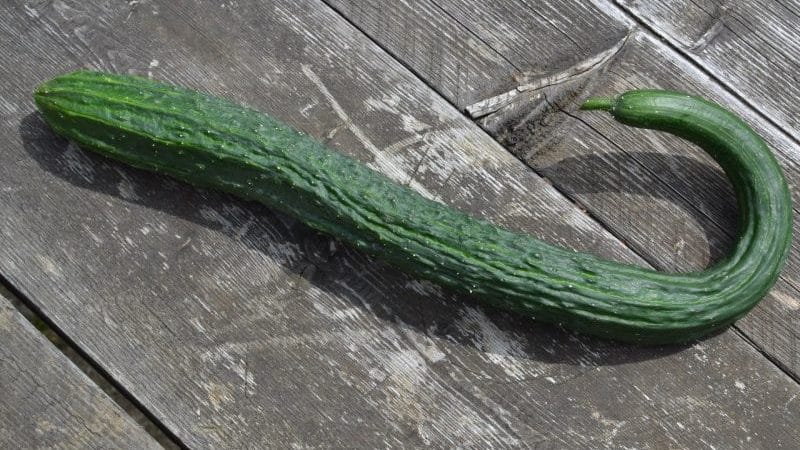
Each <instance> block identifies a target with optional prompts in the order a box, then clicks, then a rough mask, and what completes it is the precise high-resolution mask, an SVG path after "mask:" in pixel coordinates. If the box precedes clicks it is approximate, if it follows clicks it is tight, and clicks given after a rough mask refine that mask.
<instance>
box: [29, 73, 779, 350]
mask: <svg viewBox="0 0 800 450" xmlns="http://www.w3.org/2000/svg"><path fill="white" fill-rule="evenodd" d="M35 100H36V104H37V106H38V107H39V109H40V110H41V111H42V113H43V115H44V117H45V120H46V121H47V122H48V123H49V124H50V126H51V127H52V128H53V129H54V130H55V131H56V132H58V133H59V134H61V135H63V136H65V137H67V138H69V139H72V140H74V141H75V142H77V143H78V144H79V145H81V146H82V147H83V148H86V149H89V150H92V151H95V152H98V153H100V154H103V155H105V156H107V157H110V158H114V159H117V160H120V161H123V162H125V163H128V164H130V165H132V166H135V167H139V168H143V169H147V170H151V171H155V172H159V173H163V174H167V175H170V176H172V177H175V178H177V179H180V180H183V181H186V182H188V183H191V184H194V185H198V186H203V187H209V188H214V189H220V190H223V191H227V192H230V193H232V194H235V195H237V196H239V197H243V198H246V199H249V200H256V201H259V202H261V203H264V204H266V205H268V206H270V207H273V208H276V209H278V210H281V211H283V212H286V213H288V214H291V215H293V216H295V217H297V218H298V219H300V220H302V221H303V222H305V223H307V224H308V225H309V226H311V227H313V228H315V229H317V230H320V231H322V232H324V233H328V234H330V235H332V236H335V237H337V238H339V239H341V240H343V241H346V242H348V243H350V244H351V245H353V246H355V247H356V248H359V249H361V250H363V251H365V252H367V253H369V254H372V255H374V256H376V257H378V258H381V259H383V260H386V261H388V262H389V263H391V264H393V265H394V266H396V267H398V268H400V269H402V270H404V271H406V272H408V273H410V274H413V275H415V276H419V277H422V278H425V279H428V280H431V281H433V282H436V283H438V284H441V285H443V286H447V287H449V288H452V289H455V290H459V291H465V292H468V293H470V294H471V295H473V296H475V297H476V298H478V299H481V300H483V301H485V302H487V303H489V304H491V305H494V306H497V307H500V308H503V309H506V310H510V311H516V312H520V313H523V314H526V315H529V316H532V317H534V318H536V319H538V320H543V321H547V322H551V323H558V324H562V325H563V326H565V327H568V328H570V329H573V330H576V331H579V332H583V333H589V334H593V335H598V336H602V337H607V338H613V339H618V340H624V341H629V342H637V343H646V344H658V343H673V342H684V341H688V340H692V339H696V338H698V337H700V336H703V335H705V334H708V333H711V332H713V331H715V330H718V329H720V328H722V327H725V326H727V325H729V324H730V323H732V322H733V321H735V320H736V319H738V318H739V317H741V316H742V315H744V314H745V313H746V312H747V311H749V310H750V309H751V308H752V307H753V306H754V305H755V304H756V303H757V302H758V301H759V300H760V299H761V298H762V297H763V296H764V295H765V294H766V293H767V292H768V290H769V289H770V287H771V286H772V285H773V284H774V282H775V280H776V278H777V276H778V273H779V271H780V269H781V267H782V264H783V261H784V260H785V258H786V254H787V252H788V249H789V244H790V240H791V226H792V225H791V220H792V219H791V217H792V207H791V200H790V195H789V191H788V188H787V185H786V182H785V180H784V178H783V174H782V172H781V170H780V168H779V166H778V164H777V162H776V161H775V159H774V157H773V156H772V154H771V152H770V151H769V149H768V148H767V146H766V145H765V144H764V142H763V140H762V139H761V138H760V137H759V136H758V135H757V134H756V133H755V132H754V131H752V129H750V128H749V127H748V126H747V125H746V124H745V123H744V122H743V121H742V120H741V119H739V118H738V117H736V116H735V115H734V114H732V113H730V112H728V111H726V110H724V109H723V108H721V107H719V106H717V105H715V104H713V103H710V102H707V101H705V100H702V99H700V98H697V97H692V96H689V95H686V94H682V93H677V92H669V91H631V92H628V93H625V94H623V95H621V96H619V97H617V98H615V99H592V100H590V101H588V102H587V103H586V104H585V105H584V107H585V109H604V110H608V111H610V112H611V114H612V115H613V116H614V117H615V118H616V119H617V120H618V121H620V122H622V123H624V124H627V125H632V126H635V127H642V128H651V129H657V130H662V131H666V132H669V133H672V134H674V135H677V136H680V137H682V138H685V139H688V140H690V141H692V142H694V143H695V144H697V145H699V146H700V147H702V148H703V149H705V150H706V151H707V152H708V153H709V154H710V155H711V156H712V157H713V158H714V159H715V160H716V161H717V162H718V163H719V164H720V165H721V166H722V168H723V170H724V171H725V173H726V174H727V175H728V177H729V178H730V180H731V183H732V185H733V187H734V191H735V193H736V196H737V202H738V207H739V237H738V239H737V241H736V243H735V246H734V248H733V250H732V251H731V253H730V255H728V257H726V258H725V259H724V260H722V261H720V262H719V263H717V264H715V265H714V266H713V267H710V268H708V269H706V270H704V271H700V272H693V273H662V272H657V271H653V270H649V269H645V268H640V267H634V266H630V265H625V264H620V263H616V262H613V261H606V260H602V259H600V258H597V257H594V256H592V255H588V254H584V253H577V252H574V251H571V250H567V249H562V248H558V247H554V246H552V245H549V244H547V243H544V242H542V241H540V240H538V239H535V238H533V237H531V236H528V235H524V234H520V233H514V232H510V231H507V230H504V229H502V228H499V227H497V226H495V225H493V224H491V223H489V222H486V221H481V220H477V219H475V218H472V217H470V216H469V215H467V214H464V213H462V212H460V211H458V210H455V209H453V208H450V207H447V206H445V205H442V204H440V203H437V202H434V201H431V200H428V199H426V198H424V197H423V196H421V195H419V194H418V193H416V192H415V191H413V190H412V189H410V188H407V187H405V186H401V185H399V184H397V183H394V182H392V181H391V180H389V179H388V178H386V177H385V176H383V175H381V174H379V173H377V172H375V171H373V170H371V169H369V168H368V167H366V166H365V165H363V164H361V163H359V162H357V161H355V160H353V159H351V158H348V157H345V156H344V155H341V154H339V153H337V152H335V151H332V150H330V149H328V148H326V147H324V146H323V145H322V144H320V143H318V142H316V141H315V140H313V139H312V138H310V137H308V136H306V135H304V134H302V133H299V132H297V131H295V130H293V129H291V128H290V127H288V126H287V125H285V124H282V123H280V122H278V121H276V120H275V119H272V118H270V117H269V116H267V115H265V114H262V113H260V112H257V111H254V110H251V109H248V108H244V107H241V106H238V105H235V104H233V103H230V102H228V101H226V100H222V99H219V98H215V97H211V96H208V95H205V94H202V93H198V92H193V91H189V90H185V89H181V88H177V87H173V86H168V85H164V84H160V83H156V82H153V81H150V80H147V79H143V78H138V77H131V76H121V75H111V74H105V73H98V72H89V71H78V72H73V73H69V74H66V75H62V76H59V77H56V78H54V79H53V80H50V81H48V82H46V83H44V84H42V85H41V86H40V87H39V88H38V89H37V91H36V93H35Z"/></svg>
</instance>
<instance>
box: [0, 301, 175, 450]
mask: <svg viewBox="0 0 800 450" xmlns="http://www.w3.org/2000/svg"><path fill="white" fill-rule="evenodd" d="M0 392H2V394H1V395H0V448H64V449H68V448H76V449H77V448H86V449H107V448H141V449H148V448H149V449H157V448H161V446H159V445H158V444H157V443H156V442H155V441H154V440H153V439H152V438H151V437H150V435H148V434H147V433H146V432H145V431H144V429H142V428H141V427H140V426H139V425H137V424H136V423H135V422H134V421H133V420H132V419H131V418H130V417H128V415H127V414H126V413H125V412H124V411H123V410H122V409H120V408H119V407H118V406H117V405H116V404H115V403H114V402H113V401H111V399H110V398H108V397H107V396H106V394H105V393H104V392H103V391H101V390H100V388H98V387H97V385H95V384H94V383H93V382H92V381H91V380H90V379H89V378H88V377H86V375H84V374H83V373H82V372H81V371H80V370H78V368H77V367H75V366H74V365H73V364H72V363H71V362H70V361H69V360H68V359H67V358H66V357H65V356H64V355H62V354H61V353H59V351H58V350H57V349H56V348H55V347H54V346H53V345H52V344H51V343H50V342H49V341H48V340H47V339H45V338H44V336H43V335H42V334H41V333H39V332H38V331H37V330H36V329H35V328H34V327H33V325H31V324H30V322H28V321H27V320H25V318H24V317H23V316H22V315H21V314H20V313H19V312H18V311H17V310H15V309H14V307H13V306H12V305H11V303H10V302H9V300H8V299H6V298H5V297H3V296H2V294H1V293H0Z"/></svg>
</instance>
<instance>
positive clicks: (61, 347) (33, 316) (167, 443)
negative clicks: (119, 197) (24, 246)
mask: <svg viewBox="0 0 800 450" xmlns="http://www.w3.org/2000/svg"><path fill="white" fill-rule="evenodd" d="M0 293H2V294H5V295H6V297H7V298H8V299H9V300H10V301H11V305H12V306H13V307H14V308H15V309H16V310H17V311H19V313H20V314H22V316H23V317H25V319H27V320H28V322H30V323H31V325H33V327H34V328H36V330H38V331H39V332H40V333H41V334H42V336H44V338H45V339H47V340H48V341H49V342H50V343H51V344H53V347H54V348H55V349H56V351H58V352H59V353H61V354H62V355H64V356H65V357H66V358H67V359H69V360H70V361H71V362H72V363H73V365H74V366H75V367H77V368H78V370H80V371H81V372H83V373H84V374H86V376H87V377H89V379H91V380H92V381H93V382H94V383H95V385H97V387H98V388H99V389H100V390H102V391H103V392H105V393H106V395H108V397H109V398H110V399H111V400H112V401H113V402H114V403H116V404H117V406H119V407H120V409H122V411H124V412H125V413H126V414H127V415H128V416H129V417H130V418H131V420H133V421H134V422H136V423H138V424H139V425H140V426H141V427H142V428H143V429H144V430H145V431H146V432H147V434H149V435H150V436H151V437H152V438H153V439H154V440H155V441H156V442H158V444H159V445H161V446H162V447H164V448H165V449H167V450H172V449H185V448H187V447H186V445H185V444H184V443H183V442H181V441H180V439H178V438H177V437H176V436H175V435H174V434H173V433H172V432H171V431H170V430H169V429H168V428H166V427H165V426H164V425H163V424H162V423H161V422H159V421H158V419H156V418H155V417H154V416H153V415H152V414H150V412H149V411H148V410H147V409H146V408H144V407H142V405H141V404H140V403H139V402H138V401H137V400H136V398H135V397H133V396H132V395H131V394H130V393H129V392H128V391H126V390H125V389H124V388H122V387H121V386H119V385H118V384H117V383H116V382H115V381H114V379H113V378H112V377H110V376H109V375H108V374H107V373H106V372H105V371H104V370H103V369H102V368H101V367H100V366H99V365H98V364H97V363H96V362H95V361H94V360H92V359H91V358H90V357H89V356H87V355H86V354H85V353H84V352H83V351H82V350H81V349H80V347H78V346H77V345H75V344H74V343H73V342H72V341H71V340H70V339H69V337H68V336H66V335H65V334H64V333H63V332H62V331H61V330H60V329H58V328H57V327H56V326H55V325H54V324H52V323H51V322H50V321H49V320H48V319H47V318H46V317H45V316H44V315H42V314H41V313H40V312H39V311H38V308H37V307H36V305H35V304H34V303H33V302H31V301H30V299H28V298H27V296H25V295H24V294H23V293H22V292H20V291H19V290H18V289H17V288H16V287H15V286H14V285H13V284H11V283H10V282H9V281H8V280H7V279H6V278H5V277H3V275H2V274H0Z"/></svg>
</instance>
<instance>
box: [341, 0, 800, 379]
mask: <svg viewBox="0 0 800 450" xmlns="http://www.w3.org/2000/svg"><path fill="white" fill-rule="evenodd" d="M331 3H332V5H333V6H335V7H336V8H337V10H338V11H340V12H341V13H342V14H345V15H347V16H348V17H350V16H352V17H354V19H353V23H354V24H355V25H356V26H357V27H359V28H360V29H362V30H363V31H364V32H366V33H367V34H368V35H370V36H372V37H373V38H374V39H376V40H377V41H378V42H379V43H380V44H381V45H382V46H383V47H384V48H386V49H387V51H389V52H391V53H393V54H397V55H398V57H400V58H403V59H402V61H403V62H404V63H405V64H407V65H409V66H411V67H412V68H413V69H416V67H414V64H415V59H414V58H413V57H411V56H409V55H404V54H403V52H402V49H403V48H405V47H406V45H405V41H404V39H408V38H407V37H405V36H408V34H407V33H406V34H392V33H391V32H390V30H392V29H393V28H392V27H391V26H390V25H388V24H387V23H385V21H389V22H391V21H392V20H393V19H392V17H393V16H394V15H395V14H393V13H391V12H389V13H381V14H373V16H372V17H371V18H366V17H365V13H364V12H365V11H366V12H369V11H384V10H385V8H382V9H379V8H377V7H373V8H368V7H364V6H363V2H347V1H345V0H335V1H332V2H331ZM374 3H375V4H377V3H378V2H374ZM523 3H524V2H523ZM560 3H561V2H554V4H551V3H550V2H536V6H535V7H533V6H532V5H531V4H528V3H524V6H525V7H521V8H519V9H518V10H515V11H516V12H515V13H514V14H512V13H510V12H506V13H502V12H503V11H504V10H503V8H506V9H508V8H509V6H507V4H506V3H505V2H500V3H497V4H494V5H492V6H488V7H487V8H488V9H490V10H492V9H499V11H500V12H497V13H495V14H491V13H487V14H484V15H479V16H478V17H477V18H472V20H469V21H467V20H464V19H457V17H456V16H455V14H453V15H452V16H449V17H453V18H452V19H451V20H449V21H445V22H444V23H442V24H440V25H439V27H440V29H442V30H447V34H448V35H454V36H458V35H463V34H466V33H470V34H471V35H473V36H474V38H475V40H476V41H478V42H481V43H484V46H483V47H481V48H480V51H478V52H475V54H476V55H487V54H499V55H501V56H502V57H504V58H508V59H511V58H514V57H515V55H517V54H519V53H523V54H527V55H528V57H529V58H530V61H531V62H530V66H529V67H526V66H522V67H521V68H520V67H516V66H515V67H516V68H517V70H519V71H520V73H526V74H529V75H527V76H526V77H524V79H520V80H519V82H518V85H517V86H512V87H511V88H508V90H507V91H505V92H501V93H497V92H495V91H493V90H491V89H484V90H483V91H482V92H480V93H478V94H479V95H474V96H473V97H472V103H459V101H458V100H459V99H457V98H455V97H449V100H450V101H451V102H453V103H454V104H457V105H458V106H460V107H461V108H463V109H464V110H465V111H466V112H467V113H468V114H470V115H471V116H472V117H473V118H475V119H476V120H477V123H479V124H480V125H481V126H482V127H483V128H484V129H486V130H487V131H488V132H489V133H491V134H492V135H493V136H495V137H496V138H497V139H498V141H499V142H501V143H502V144H504V146H505V147H506V148H508V149H509V150H510V151H511V152H512V153H513V154H515V155H516V156H517V157H519V158H520V159H521V160H523V161H525V162H526V163H527V164H528V165H529V166H530V167H531V168H532V169H533V170H535V171H536V172H537V173H538V174H540V175H542V176H544V177H546V178H547V179H548V180H550V181H551V182H552V183H553V185H554V186H555V187H556V188H557V189H558V190H559V191H560V192H562V193H563V194H565V195H566V196H567V197H568V198H569V199H570V200H572V201H573V202H575V203H576V204H578V205H580V206H581V207H582V208H583V209H585V210H586V211H587V212H588V213H589V214H590V215H591V216H592V217H593V218H595V219H597V220H599V221H600V222H601V223H602V224H603V226H604V227H605V228H607V229H608V230H609V231H611V232H612V233H613V234H614V235H615V236H616V237H618V238H619V239H620V240H621V241H623V242H625V244H626V245H627V246H628V247H630V248H631V249H632V250H633V251H634V252H635V253H636V254H637V255H638V256H640V257H642V258H643V259H644V260H646V261H647V262H648V263H649V264H651V265H653V266H654V267H657V268H659V269H662V270H692V269H700V268H703V267H706V266H707V265H709V264H711V263H713V262H715V261H717V260H718V259H719V258H721V257H722V256H723V255H724V254H725V253H726V251H727V249H728V248H729V246H730V244H731V242H732V241H733V239H734V234H735V214H736V209H735V200H734V198H733V195H732V193H731V189H730V185H729V183H728V182H727V180H726V179H725V178H724V175H723V174H722V171H721V170H720V169H719V168H718V167H717V165H716V164H715V163H714V162H713V161H711V159H710V158H709V157H708V156H706V155H705V154H703V153H702V152H701V151H699V150H698V149H696V148H694V147H693V146H691V145H690V144H687V143H686V142H683V141H681V140H679V139H675V138H671V137H668V136H665V135H663V134H659V133H647V132H643V131H641V130H635V129H630V128H625V127H621V126H619V124H616V123H614V122H613V120H611V119H610V118H609V117H607V116H603V115H599V114H581V113H576V112H575V109H576V108H577V106H578V105H579V104H580V101H582V100H583V99H585V98H586V97H587V96H588V95H590V94H593V95H613V94H615V93H619V92H622V91H625V90H628V89H632V88H637V87H640V88H641V87H652V88H668V89H681V90H686V91H690V92H694V93H697V94H700V95H703V96H705V97H708V98H711V99H713V100H716V101H718V102H720V103H721V104H724V105H726V106H727V107H729V108H731V109H733V110H735V111H736V112H737V113H739V114H740V115H742V117H744V118H745V119H746V120H747V121H748V122H749V123H750V124H751V125H753V126H754V128H756V129H757V130H758V131H759V132H761V133H762V134H763V135H764V136H765V138H766V139H767V141H768V142H769V144H771V146H772V148H773V149H775V151H776V152H777V153H778V157H779V159H780V161H781V163H782V166H783V168H784V170H785V171H786V175H787V178H788V181H789V184H790V187H791V189H792V192H793V195H794V197H795V198H797V194H798V192H800V189H798V180H800V170H798V165H799V164H800V154H798V147H797V143H796V141H795V140H794V139H793V138H792V137H790V136H789V135H787V133H786V129H785V128H784V129H782V128H779V127H777V126H775V125H774V124H773V121H772V120H770V118H769V117H764V116H761V115H759V114H758V111H754V110H753V109H752V108H750V107H748V106H747V104H746V103H744V102H742V101H741V100H739V99H737V98H736V97H735V96H733V95H731V94H730V93H729V92H728V91H727V89H726V88H725V87H723V86H720V85H719V84H717V83H715V82H714V81H713V80H709V77H708V75H707V73H706V70H707V69H705V68H703V67H697V66H695V65H693V64H691V63H690V62H689V61H687V60H686V59H685V58H684V57H683V55H682V54H680V53H677V52H676V51H675V50H673V49H671V48H669V47H668V46H667V45H666V44H664V43H662V42H660V41H659V40H658V39H656V37H655V36H653V35H652V34H650V33H649V32H647V31H644V30H641V28H640V27H637V25H636V23H634V22H633V21H632V20H631V19H630V18H629V17H626V16H625V14H624V13H623V12H622V11H620V10H619V9H617V8H615V7H614V6H612V5H610V4H609V5H606V4H604V3H602V2H595V3H591V2H570V7H569V8H560V9H559V8H557V6H556V5H560ZM668 3H669V2H668ZM648 4H650V3H648ZM655 4H656V3H652V4H651V5H655ZM658 4H659V5H662V6H663V5H665V4H667V3H660V2H659V3H658ZM355 5H358V6H355ZM503 5H506V6H503ZM436 7H437V8H440V9H443V10H448V11H449V10H452V11H459V10H465V9H468V8H466V6H465V3H464V2H463V1H460V0H440V1H438V2H436ZM651 7H653V8H655V6H651ZM356 11H359V12H360V13H356ZM548 11H550V12H551V13H550V15H547V12H548ZM553 11H557V12H553ZM670 11H671V10H670ZM402 14H403V15H404V16H408V15H411V16H412V17H411V18H410V19H408V20H409V21H411V22H414V21H415V20H422V19H421V17H424V15H425V14H426V13H425V12H424V10H423V9H411V10H409V11H403V13H402ZM417 17H420V18H419V19H418V18H417ZM592 20H594V21H595V23H598V24H601V25H602V26H599V27H593V26H581V24H584V23H586V22H591V21H592ZM678 22H680V21H678ZM795 22H797V23H800V20H796V21H795ZM563 23H568V24H571V27H570V28H569V34H570V37H571V39H570V40H569V41H568V42H566V43H565V42H561V41H558V40H554V39H552V38H550V36H551V35H552V34H553V33H554V31H553V29H554V28H558V27H560V28H559V29H564V28H565V27H564V26H563ZM508 29H517V30H519V29H524V30H526V33H527V34H528V35H529V38H528V39H527V40H524V41H520V40H519V39H517V37H516V36H514V34H513V33H507V32H506V30H508ZM625 30H628V31H625ZM763 33H766V30H762V34H763ZM426 36H427V35H423V36H421V37H418V38H417V40H416V41H415V47H414V48H416V49H428V50H429V51H432V50H430V49H437V48H439V47H440V46H442V45H446V44H447V43H446V42H444V44H443V43H442V40H441V39H431V40H429V41H427V42H426V43H423V42H421V41H420V39H422V38H424V37H426ZM564 46H577V51H573V52H567V50H566V49H565V48H564ZM554 47H555V48H562V50H563V52H564V53H569V54H570V55H572V56H571V58H572V59H571V61H570V62H569V64H568V65H562V66H557V67H553V68H552V71H551V72H549V73H547V72H542V69H541V67H542V66H546V63H544V62H542V61H541V60H539V59H536V58H535V56H534V55H535V54H537V53H538V54H543V55H546V54H548V53H552V52H553V50H552V48H554ZM448 48H450V46H448ZM452 48H453V49H454V50H453V51H459V50H461V49H460V48H458V47H452ZM756 48H760V47H756ZM771 48H772V47H770V46H767V47H766V49H765V52H769V51H771V50H770V49H771ZM419 51H423V50H419ZM433 51H434V53H439V51H438V50H433ZM493 52H494V53H493ZM423 59H424V58H423ZM442 61H443V64H445V65H452V64H453V63H452V61H468V60H467V59H465V58H458V57H457V56H455V55H453V56H451V57H450V58H447V59H443V60H442ZM734 61H735V59H734ZM485 64H489V62H488V61H487V60H484V61H482V62H479V63H478V64H477V65H478V66H480V65H485ZM519 64H520V63H517V65H519ZM451 69H452V68H447V67H445V68H442V69H441V72H444V73H447V72H450V71H451ZM460 70H461V71H464V72H469V71H470V69H469V67H467V68H464V67H463V66H462V67H461V68H460ZM740 72H741V75H739V76H741V77H750V78H754V79H755V78H758V74H757V73H753V72H751V71H748V70H741V71H740ZM531 73H538V74H539V75H538V77H537V76H533V75H530V74H531ZM721 73H725V74H728V76H730V74H729V73H730V70H729V68H728V69H726V70H723V71H721ZM793 73H794V72H782V71H780V70H778V71H777V72H776V75H773V76H782V75H783V76H790V74H793ZM758 79H759V80H760V79H761V78H758ZM430 83H431V85H432V87H434V88H435V89H437V90H439V91H440V92H442V93H443V95H447V92H448V88H447V86H448V84H447V83H446V82H442V83H439V82H438V81H437V80H433V81H430ZM776 84H780V83H776ZM781 85H782V84H781ZM476 89H479V88H476ZM795 109H796V108H795ZM789 111H793V110H791V109H790V110H789ZM576 130H578V132H576ZM798 222H800V220H798V218H797V217H796V218H795V223H796V224H797V223H798ZM796 228H797V225H796ZM797 246H798V244H797V243H795V244H794V250H793V251H792V253H791V255H790V258H789V262H788V264H787V267H786V269H785V270H784V272H783V274H782V276H781V279H780V281H779V282H778V284H777V286H776V288H775V289H774V290H773V292H772V293H771V295H770V296H769V297H768V298H767V299H765V300H764V301H763V302H762V303H761V304H760V305H759V307H758V309H757V310H756V311H755V312H754V313H753V314H751V315H749V316H747V318H746V319H745V320H743V321H742V322H740V323H739V324H738V325H737V328H738V329H740V330H742V332H743V333H744V334H745V335H746V337H747V339H749V340H752V341H753V343H755V345H757V347H758V348H759V349H761V350H762V351H765V352H766V353H767V354H768V355H769V356H770V357H771V358H774V359H775V360H777V361H778V362H779V364H780V365H781V366H782V367H783V368H784V369H786V370H787V371H788V372H789V373H790V375H791V376H792V377H794V378H795V379H800V329H798V327H797V324H798V323H800V303H798V300H797V298H798V286H800V261H798V258H799V257H800V252H798V250H797Z"/></svg>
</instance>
